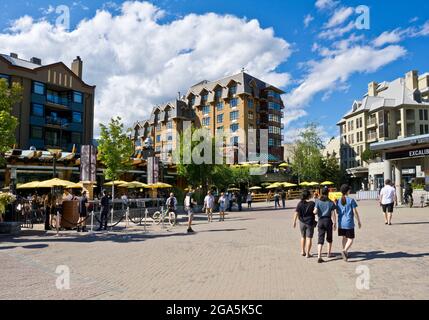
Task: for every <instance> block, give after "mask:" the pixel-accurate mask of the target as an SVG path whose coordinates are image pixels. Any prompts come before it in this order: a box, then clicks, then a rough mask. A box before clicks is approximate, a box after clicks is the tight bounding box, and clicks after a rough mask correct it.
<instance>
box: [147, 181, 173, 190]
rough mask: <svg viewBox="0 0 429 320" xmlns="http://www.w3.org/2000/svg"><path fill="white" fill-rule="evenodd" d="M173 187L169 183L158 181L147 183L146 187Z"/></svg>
mask: <svg viewBox="0 0 429 320" xmlns="http://www.w3.org/2000/svg"><path fill="white" fill-rule="evenodd" d="M172 187H173V186H172V185H170V184H168V183H163V182H157V183H153V184H149V185H147V187H146V188H149V189H167V188H172Z"/></svg>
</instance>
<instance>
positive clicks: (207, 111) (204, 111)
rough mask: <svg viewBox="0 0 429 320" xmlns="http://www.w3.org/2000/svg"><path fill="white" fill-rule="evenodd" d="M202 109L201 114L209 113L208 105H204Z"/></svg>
mask: <svg viewBox="0 0 429 320" xmlns="http://www.w3.org/2000/svg"><path fill="white" fill-rule="evenodd" d="M202 111H203V114H209V113H210V106H204V107H203V109H202Z"/></svg>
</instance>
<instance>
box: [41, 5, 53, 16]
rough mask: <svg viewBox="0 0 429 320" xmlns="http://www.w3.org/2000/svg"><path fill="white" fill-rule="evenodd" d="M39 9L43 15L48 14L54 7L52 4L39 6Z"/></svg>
mask: <svg viewBox="0 0 429 320" xmlns="http://www.w3.org/2000/svg"><path fill="white" fill-rule="evenodd" d="M39 10H40V11H42V14H44V15H48V14H51V13H53V12H55V8H54V6H52V5H49V6H48V7H47V8H40V9H39Z"/></svg>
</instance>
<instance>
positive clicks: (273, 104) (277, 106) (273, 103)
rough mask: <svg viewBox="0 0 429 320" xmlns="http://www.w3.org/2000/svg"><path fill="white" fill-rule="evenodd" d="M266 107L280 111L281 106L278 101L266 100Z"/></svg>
mask: <svg viewBox="0 0 429 320" xmlns="http://www.w3.org/2000/svg"><path fill="white" fill-rule="evenodd" d="M268 109H271V110H278V111H280V110H281V109H282V107H281V106H280V104H278V103H275V102H268Z"/></svg>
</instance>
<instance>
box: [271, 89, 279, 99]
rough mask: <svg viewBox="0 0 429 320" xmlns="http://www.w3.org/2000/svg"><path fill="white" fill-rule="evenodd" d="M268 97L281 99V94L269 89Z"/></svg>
mask: <svg viewBox="0 0 429 320" xmlns="http://www.w3.org/2000/svg"><path fill="white" fill-rule="evenodd" d="M268 98H273V99H276V100H280V94H279V93H277V92H275V91H272V90H270V91H268Z"/></svg>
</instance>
